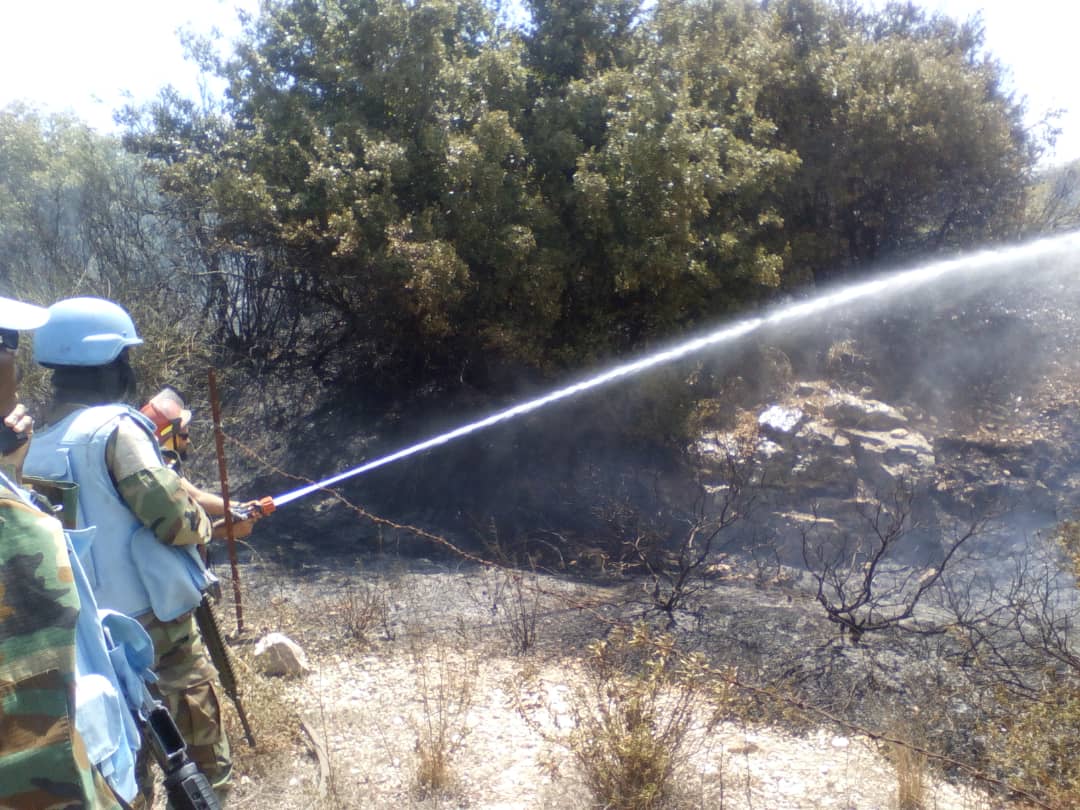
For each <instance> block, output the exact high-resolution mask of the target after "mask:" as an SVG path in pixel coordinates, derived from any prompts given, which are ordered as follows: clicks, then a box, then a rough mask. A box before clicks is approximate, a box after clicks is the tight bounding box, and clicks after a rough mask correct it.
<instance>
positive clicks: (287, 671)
mask: <svg viewBox="0 0 1080 810" xmlns="http://www.w3.org/2000/svg"><path fill="white" fill-rule="evenodd" d="M254 660H255V665H256V666H257V667H258V668H259V670H260V671H261V672H262V673H263V674H264V675H283V676H285V677H287V678H298V677H300V676H302V675H306V674H307V673H309V672H311V667H310V666H308V662H307V655H305V653H304V651H303V650H302V649H301V648H300V645H299V644H297V643H296V642H295V641H293V640H292V639H291V638H289V637H288V636H286V635H284V634H283V633H270V634H268V635H266V636H264V637H263V638H261V639H260V640H259V642H258V643H257V644H256V645H255V653H254Z"/></svg>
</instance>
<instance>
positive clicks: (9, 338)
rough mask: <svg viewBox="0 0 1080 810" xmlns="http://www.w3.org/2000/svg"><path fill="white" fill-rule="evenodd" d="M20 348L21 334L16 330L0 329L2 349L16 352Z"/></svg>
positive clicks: (0, 347)
mask: <svg viewBox="0 0 1080 810" xmlns="http://www.w3.org/2000/svg"><path fill="white" fill-rule="evenodd" d="M18 348H19V333H18V332H16V331H15V330H14V329H0V349H7V350H8V351H11V352H13V351H16V350H17V349H18Z"/></svg>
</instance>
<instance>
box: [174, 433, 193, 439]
mask: <svg viewBox="0 0 1080 810" xmlns="http://www.w3.org/2000/svg"><path fill="white" fill-rule="evenodd" d="M176 437H177V438H178V439H190V438H191V434H190V433H177V434H176Z"/></svg>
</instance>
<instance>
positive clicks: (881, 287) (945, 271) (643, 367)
mask: <svg viewBox="0 0 1080 810" xmlns="http://www.w3.org/2000/svg"><path fill="white" fill-rule="evenodd" d="M1070 256H1071V257H1077V256H1080V233H1069V234H1065V235H1064V236H1055V237H1048V238H1045V239H1040V240H1038V241H1034V242H1030V243H1027V244H1023V245H1017V246H1015V247H1009V248H1003V249H1000V250H983V251H979V252H976V253H969V254H966V255H964V256H961V257H959V258H956V259H949V260H946V261H939V262H933V263H931V264H926V265H922V266H919V267H916V268H914V269H910V270H903V271H899V272H895V273H890V274H888V275H885V276H882V277H880V278H877V279H873V280H871V281H863V282H858V283H855V284H850V285H847V286H844V287H841V288H839V289H837V290H835V291H832V292H826V293H823V294H821V295H818V296H815V297H813V298H810V299H809V300H807V301H801V302H799V303H795V304H788V305H786V306H781V307H778V308H775V309H773V310H771V311H769V312H766V313H764V314H763V315H760V316H757V317H753V318H747V319H744V320H740V321H737V322H736V323H734V324H730V325H728V326H725V327H722V328H720V329H717V330H716V331H714V332H710V333H709V334H706V335H704V336H702V337H697V338H693V339H690V340H686V341H684V342H682V343H679V344H677V345H675V346H672V347H671V348H668V349H664V350H661V351H657V352H654V353H653V354H649V355H647V356H645V357H642V358H640V359H637V360H632V361H630V362H627V363H623V364H621V365H617V366H614V367H613V368H611V369H609V370H607V371H604V372H602V373H600V374H596V375H595V376H592V377H589V378H587V379H584V380H582V381H580V382H577V383H574V384H572V385H568V386H566V387H564V388H559V389H557V390H555V391H551V392H550V393H547V394H544V395H543V396H540V397H536V398H535V399H530V400H528V401H526V402H522V403H520V404H518V405H514V406H513V407H511V408H507V409H506V410H502V411H498V412H497V413H493V414H491V415H490V416H487V417H484V418H483V419H478V420H477V421H475V422H470V423H469V424H467V425H462V426H461V427H458V428H455V429H453V430H450V431H447V432H446V433H440V434H439V435H437V436H432V437H431V438H429V439H425V440H423V441H421V442H418V443H416V444H413V445H409V446H408V447H405V448H403V449H401V450H397V451H396V452H393V453H390V454H389V455H385V456H382V457H380V458H377V459H374V460H372V461H368V462H365V463H364V464H361V465H360V466H358V467H353V468H352V469H350V470H346V471H345V472H342V473H339V474H337V475H334V476H332V477H330V478H327V479H324V480H322V481H318V482H316V483H314V484H309V485H307V486H304V487H301V488H299V489H295V490H292V491H291V492H286V493H283V494H281V495H278V496H275V497H274V498H273V501H274V505H275V506H277V507H281V506H284V505H285V504H287V503H291V502H292V501H295V500H298V499H299V498H303V497H304V496H305V495H309V494H311V493H312V492H315V491H317V490H320V489H325V488H326V487H329V486H332V485H334V484H337V483H339V482H341V481H344V480H346V479H347V478H352V477H354V476H357V475H362V474H363V473H366V472H370V471H371V470H374V469H376V468H378V467H383V466H385V465H387V464H391V463H393V462H395V461H400V460H401V459H404V458H408V457H409V456H413V455H416V454H417V453H422V452H424V451H425V450H430V449H431V448H433V447H438V446H440V445H443V444H447V443H448V442H452V441H454V440H455V439H460V438H461V437H463V436H468V435H469V434H472V433H476V432H477V431H480V430H483V429H484V428H488V427H491V426H492V425H497V424H499V423H501V422H506V421H509V420H511V419H515V418H516V417H519V416H524V415H525V414H528V413H532V412H534V411H538V410H540V409H541V408H544V407H546V406H548V405H551V404H553V403H555V402H559V401H561V400H564V399H569V398H570V397H573V396H576V395H578V394H581V393H584V392H586V391H590V390H592V389H595V388H599V387H601V386H604V385H607V384H609V383H612V382H614V381H616V380H621V379H623V378H625V377H631V376H634V375H636V374H640V373H641V372H643V371H647V370H649V369H652V368H656V367H658V366H663V365H666V364H668V363H671V362H673V361H676V360H679V359H681V358H684V357H687V356H689V355H692V354H696V353H698V352H701V351H703V350H705V349H708V348H710V347H714V346H721V345H723V344H725V343H731V342H733V341H735V340H737V339H738V338H741V337H745V336H747V335H749V334H751V333H753V332H755V331H758V330H765V329H770V328H775V327H780V326H785V325H791V324H795V323H796V322H802V321H806V320H807V319H809V318H811V317H814V316H822V315H824V314H825V313H828V312H830V311H834V310H837V309H839V308H840V307H842V306H844V305H847V304H852V303H856V302H862V301H879V302H880V301H882V300H884V299H887V298H891V297H892V296H895V295H897V294H899V293H902V292H906V291H911V290H915V289H917V288H922V287H925V286H928V285H930V284H933V283H935V282H941V281H944V280H946V279H949V280H951V281H968V280H969V279H970V281H971V283H972V284H986V283H989V281H990V279H991V278H992V277H994V276H997V275H1000V274H1003V273H1009V274H1011V273H1015V272H1019V271H1021V270H1027V271H1029V272H1032V271H1034V270H1036V269H1038V268H1040V266H1041V265H1043V264H1046V263H1051V264H1052V265H1054V266H1057V265H1059V264H1060V263H1061V261H1062V260H1064V259H1066V258H1069V257H1070Z"/></svg>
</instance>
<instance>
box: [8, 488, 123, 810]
mask: <svg viewBox="0 0 1080 810" xmlns="http://www.w3.org/2000/svg"><path fill="white" fill-rule="evenodd" d="M78 612H79V596H78V593H77V590H76V585H75V579H74V574H73V571H72V567H71V562H70V560H69V559H68V550H67V542H66V540H65V538H64V534H63V530H62V529H61V527H60V524H59V522H58V521H56V520H54V519H53V518H51V517H49V516H47V515H45V514H44V513H42V512H40V511H39V510H37V509H34V508H33V507H32V506H30V505H29V504H27V503H25V502H24V501H23V500H22V499H21V498H20V497H19V496H18V495H17V494H16V493H15V491H14V490H13V489H12V488H11V486H10V483H9V482H8V481H7V480H6V479H4V478H3V477H0V807H3V808H14V810H35V809H36V808H43V810H44V808H49V809H50V810H58V809H59V808H72V810H74V808H92V809H93V810H97V809H98V808H104V809H105V810H113V808H117V809H118V808H120V807H121V804H120V803H119V802H118V801H117V798H116V796H115V795H114V794H113V792H112V790H111V789H110V788H109V787H108V785H106V784H105V781H104V779H102V778H101V775H100V774H99V773H98V771H97V770H96V769H95V768H93V767H91V765H90V761H89V759H88V757H87V754H86V748H85V745H84V744H83V741H82V738H81V737H80V735H79V733H78V732H77V731H76V729H75V723H74V709H75V625H76V619H77V616H78Z"/></svg>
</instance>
